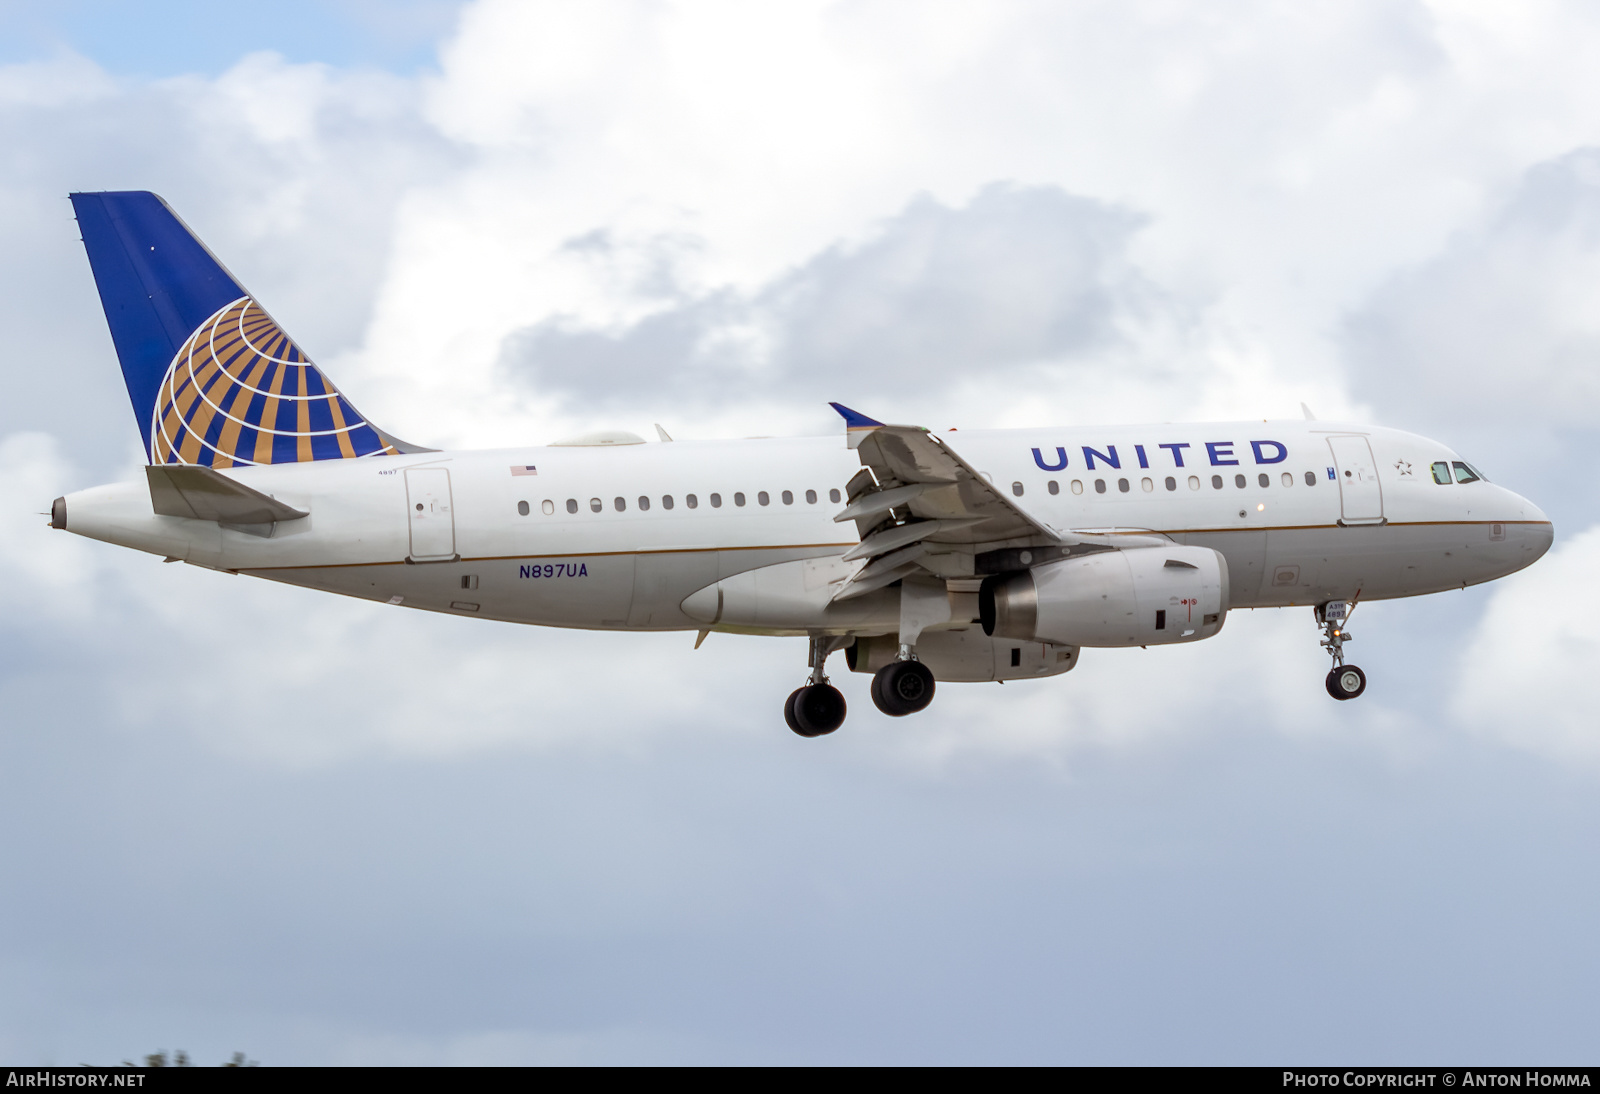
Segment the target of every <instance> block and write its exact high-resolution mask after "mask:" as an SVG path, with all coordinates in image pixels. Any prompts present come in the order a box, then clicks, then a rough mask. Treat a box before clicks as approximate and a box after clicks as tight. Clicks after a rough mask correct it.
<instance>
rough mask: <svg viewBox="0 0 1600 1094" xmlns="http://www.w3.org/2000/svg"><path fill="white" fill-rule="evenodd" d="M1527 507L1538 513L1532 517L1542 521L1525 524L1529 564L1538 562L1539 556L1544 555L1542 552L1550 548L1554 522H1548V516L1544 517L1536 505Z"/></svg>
mask: <svg viewBox="0 0 1600 1094" xmlns="http://www.w3.org/2000/svg"><path fill="white" fill-rule="evenodd" d="M1528 508H1529V509H1532V510H1533V511H1534V512H1535V513H1538V514H1539V515H1538V516H1537V517H1536V518H1534V519H1536V520H1539V521H1542V522H1543V523H1540V524H1529V525H1527V529H1528V532H1527V539H1528V552H1529V554H1528V563H1529V565H1532V564H1533V563H1535V562H1538V561H1539V560H1540V559H1541V558H1543V557H1544V553H1545V552H1546V551H1548V550H1549V549H1550V544H1552V543H1554V542H1555V538H1556V526H1555V525H1554V524H1551V523H1550V518H1548V517H1546V516H1545V515H1544V514H1543V513H1540V512H1539V510H1538V508H1537V507H1536V506H1532V505H1530V506H1528Z"/></svg>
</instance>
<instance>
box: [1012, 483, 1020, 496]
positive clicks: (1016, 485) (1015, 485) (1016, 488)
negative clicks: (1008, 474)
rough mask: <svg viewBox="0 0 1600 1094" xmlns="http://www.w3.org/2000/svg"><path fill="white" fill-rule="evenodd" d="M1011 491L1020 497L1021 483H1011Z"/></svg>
mask: <svg viewBox="0 0 1600 1094" xmlns="http://www.w3.org/2000/svg"><path fill="white" fill-rule="evenodd" d="M1011 492H1012V493H1013V494H1015V495H1016V496H1017V497H1019V498H1020V497H1022V484H1021V483H1020V482H1014V483H1012V484H1011Z"/></svg>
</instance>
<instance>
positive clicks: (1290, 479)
mask: <svg viewBox="0 0 1600 1094" xmlns="http://www.w3.org/2000/svg"><path fill="white" fill-rule="evenodd" d="M1283 485H1285V486H1293V485H1294V476H1293V475H1291V474H1289V472H1287V471H1285V472H1284V473H1283Z"/></svg>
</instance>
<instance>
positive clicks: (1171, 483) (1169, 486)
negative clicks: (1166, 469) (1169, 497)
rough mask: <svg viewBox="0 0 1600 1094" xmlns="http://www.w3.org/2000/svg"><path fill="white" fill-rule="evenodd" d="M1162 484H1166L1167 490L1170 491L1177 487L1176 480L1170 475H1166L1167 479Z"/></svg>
mask: <svg viewBox="0 0 1600 1094" xmlns="http://www.w3.org/2000/svg"><path fill="white" fill-rule="evenodd" d="M1163 485H1164V486H1166V488H1167V492H1168V493H1171V492H1172V491H1174V490H1176V489H1177V488H1178V480H1177V479H1175V478H1173V477H1172V476H1171V475H1168V476H1167V481H1166V482H1165V483H1164V484H1163Z"/></svg>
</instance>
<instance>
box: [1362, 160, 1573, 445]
mask: <svg viewBox="0 0 1600 1094" xmlns="http://www.w3.org/2000/svg"><path fill="white" fill-rule="evenodd" d="M1596 284H1600V149H1596V148H1581V149H1577V150H1575V151H1572V152H1570V153H1567V154H1566V155H1563V156H1561V157H1558V158H1556V159H1554V160H1549V161H1546V162H1544V163H1540V164H1537V165H1535V166H1533V167H1531V168H1529V169H1528V171H1527V172H1526V173H1525V174H1524V175H1523V176H1522V178H1521V179H1520V180H1519V181H1518V183H1517V185H1516V187H1515V189H1514V190H1513V191H1512V192H1511V193H1510V194H1509V195H1508V196H1507V198H1506V200H1505V202H1504V203H1503V204H1502V205H1501V206H1500V208H1499V209H1498V210H1496V211H1495V212H1494V214H1493V215H1492V216H1490V217H1489V218H1487V221H1486V223H1484V224H1483V225H1482V226H1480V227H1475V228H1473V229H1470V230H1466V231H1463V232H1462V233H1461V235H1460V236H1458V237H1457V238H1456V239H1455V240H1454V241H1453V242H1452V243H1451V244H1450V245H1449V246H1448V247H1447V248H1446V249H1445V250H1444V251H1443V252H1442V253H1441V254H1439V255H1437V256H1435V257H1434V258H1432V259H1430V260H1428V261H1427V262H1425V263H1422V264H1421V265H1419V266H1416V267H1413V268H1411V269H1408V270H1406V271H1405V272H1404V273H1402V274H1400V275H1398V276H1396V277H1395V278H1394V279H1393V280H1392V281H1391V282H1390V283H1389V284H1388V285H1386V286H1385V287H1383V288H1382V289H1381V290H1379V291H1378V292H1376V293H1375V294H1374V295H1373V297H1372V298H1371V299H1370V300H1369V301H1368V302H1367V303H1366V304H1365V306H1363V307H1362V308H1361V309H1360V310H1358V311H1357V312H1355V313H1354V314H1353V315H1352V316H1351V317H1350V318H1349V320H1348V322H1347V325H1346V330H1345V339H1346V347H1347V355H1348V359H1349V360H1350V363H1351V366H1352V367H1351V380H1352V382H1353V383H1355V384H1357V385H1360V386H1361V387H1363V388H1365V389H1367V390H1370V391H1372V392H1373V393H1374V397H1378V395H1379V393H1381V398H1382V400H1383V402H1384V403H1385V404H1386V405H1387V406H1388V407H1390V408H1391V409H1390V411H1389V413H1390V414H1393V415H1398V414H1401V413H1404V414H1407V415H1411V416H1413V417H1420V418H1422V419H1424V420H1428V421H1432V422H1441V423H1442V422H1453V423H1458V424H1466V423H1471V424H1477V425H1481V424H1483V423H1485V422H1493V423H1494V424H1496V425H1501V426H1503V425H1506V424H1510V423H1515V424H1517V425H1522V426H1532V427H1533V428H1535V429H1548V428H1550V427H1552V426H1554V427H1558V428H1559V427H1571V426H1574V425H1579V426H1586V427H1592V425H1593V423H1594V422H1595V420H1596V418H1597V416H1600V311H1597V309H1596V308H1595V306H1594V299H1593V297H1594V292H1593V287H1594V286H1595V285H1596Z"/></svg>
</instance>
